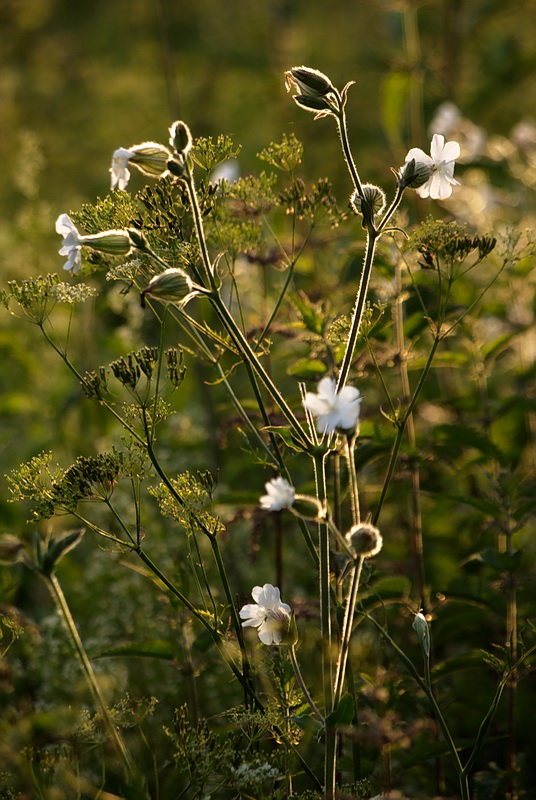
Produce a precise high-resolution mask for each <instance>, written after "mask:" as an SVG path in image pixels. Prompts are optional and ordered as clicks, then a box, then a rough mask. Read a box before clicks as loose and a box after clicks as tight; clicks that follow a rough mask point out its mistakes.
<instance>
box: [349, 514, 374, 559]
mask: <svg viewBox="0 0 536 800" xmlns="http://www.w3.org/2000/svg"><path fill="white" fill-rule="evenodd" d="M346 541H347V544H348V547H349V548H350V550H351V551H352V552H353V553H354V555H356V556H362V557H363V558H371V557H372V556H375V555H377V554H378V553H379V552H380V550H381V549H382V546H383V539H382V536H381V533H380V532H379V530H378V528H376V527H374V525H370V524H369V523H367V522H362V523H359V524H358V525H354V526H353V527H352V528H350V530H349V531H348V533H347V534H346Z"/></svg>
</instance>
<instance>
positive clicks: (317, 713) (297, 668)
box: [290, 645, 325, 724]
mask: <svg viewBox="0 0 536 800" xmlns="http://www.w3.org/2000/svg"><path fill="white" fill-rule="evenodd" d="M290 660H291V661H292V667H293V669H294V674H295V676H296V680H297V681H298V683H299V685H300V689H301V690H302V692H303V696H304V697H305V699H306V700H307V702H308V704H309V706H310V708H311V710H312V712H313V714H314V715H315V717H316V718H317V719H318V720H319V721H320V722H321V723H322V724H324V722H325V720H324V717H323V716H322V714H321V712H320V711H319V709H318V706H317V705H316V703H315V701H314V700H313V698H312V697H311V694H310V692H309V689H308V688H307V684H306V683H305V681H304V679H303V675H302V673H301V670H300V665H299V663H298V659H297V657H296V647H295V645H291V647H290Z"/></svg>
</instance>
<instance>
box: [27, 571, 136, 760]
mask: <svg viewBox="0 0 536 800" xmlns="http://www.w3.org/2000/svg"><path fill="white" fill-rule="evenodd" d="M43 578H44V580H45V583H46V584H47V586H48V589H49V591H50V593H51V595H52V597H53V599H54V602H55V604H56V608H57V610H58V614H59V615H60V617H61V619H62V620H63V622H64V624H65V627H66V628H67V632H68V633H69V636H70V637H71V642H72V643H73V646H74V649H75V650H76V653H77V655H78V658H79V660H80V664H81V666H82V669H83V670H84V674H85V676H86V680H87V682H88V685H89V688H90V689H91V692H92V694H93V696H94V698H95V700H96V702H97V704H98V706H99V708H100V710H101V714H102V716H103V719H104V722H105V724H106V727H107V728H108V732H109V734H110V736H111V738H112V740H113V742H114V744H115V746H116V748H117V751H118V753H119V754H120V756H121V758H122V760H123V763H124V766H125V770H126V772H127V774H128V775H130V776H132V775H134V774H135V768H134V763H133V761H132V759H131V757H130V754H129V752H128V750H127V747H126V744H125V742H124V740H123V737H122V736H121V733H120V732H119V730H118V729H117V728H116V726H115V725H114V722H113V720H112V718H111V716H110V712H109V711H108V707H107V706H106V701H105V700H104V697H103V695H102V692H101V690H100V686H99V684H98V682H97V678H96V676H95V672H94V671H93V667H92V665H91V661H90V660H89V656H88V654H87V651H86V648H85V647H84V644H83V642H82V639H81V638H80V634H79V633H78V628H77V627H76V623H75V621H74V618H73V615H72V614H71V610H70V608H69V605H68V603H67V600H66V598H65V595H64V594H63V590H62V588H61V585H60V582H59V581H58V579H57V577H56V576H55V575H54V573H52V574H51V575H43Z"/></svg>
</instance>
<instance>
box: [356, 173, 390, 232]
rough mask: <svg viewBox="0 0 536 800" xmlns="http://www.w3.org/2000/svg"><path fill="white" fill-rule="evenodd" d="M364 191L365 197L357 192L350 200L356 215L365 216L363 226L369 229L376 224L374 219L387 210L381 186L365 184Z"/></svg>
mask: <svg viewBox="0 0 536 800" xmlns="http://www.w3.org/2000/svg"><path fill="white" fill-rule="evenodd" d="M362 189H363V196H362V197H361V195H360V194H359V193H358V192H357V190H356V191H355V192H354V193H353V195H352V196H351V198H350V205H351V207H352V209H353V211H354V212H355V213H356V214H362V215H363V222H362V225H363V227H364V228H368V227H369V226H370V225H373V224H374V217H375V216H376V215H377V214H381V213H382V211H383V209H384V208H385V194H384V192H383V191H382V190H381V189H380V187H379V186H374V185H373V184H372V183H365V184H364V185H363V187H362Z"/></svg>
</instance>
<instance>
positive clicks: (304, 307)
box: [289, 292, 326, 336]
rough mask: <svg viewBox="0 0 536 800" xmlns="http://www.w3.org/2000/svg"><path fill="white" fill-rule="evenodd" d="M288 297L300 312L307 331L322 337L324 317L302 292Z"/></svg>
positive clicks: (324, 325)
mask: <svg viewBox="0 0 536 800" xmlns="http://www.w3.org/2000/svg"><path fill="white" fill-rule="evenodd" d="M289 297H290V299H291V301H292V303H293V304H294V306H295V307H296V308H297V309H298V311H299V312H300V315H301V319H302V322H303V324H304V325H305V327H306V328H307V330H308V331H311V333H317V334H318V335H319V336H322V335H323V333H324V329H325V327H326V318H325V315H324V314H322V313H321V312H320V311H319V309H318V307H317V306H315V305H314V303H312V302H311V300H309V298H308V297H307V295H306V294H305V293H304V292H299V293H298V294H291V295H289Z"/></svg>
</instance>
